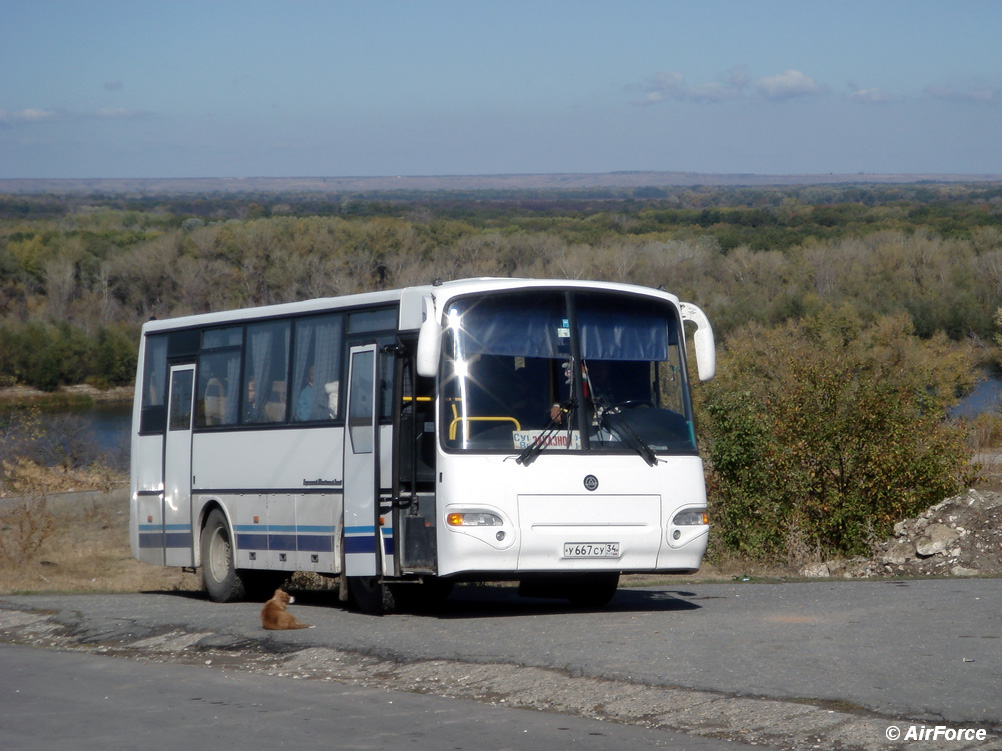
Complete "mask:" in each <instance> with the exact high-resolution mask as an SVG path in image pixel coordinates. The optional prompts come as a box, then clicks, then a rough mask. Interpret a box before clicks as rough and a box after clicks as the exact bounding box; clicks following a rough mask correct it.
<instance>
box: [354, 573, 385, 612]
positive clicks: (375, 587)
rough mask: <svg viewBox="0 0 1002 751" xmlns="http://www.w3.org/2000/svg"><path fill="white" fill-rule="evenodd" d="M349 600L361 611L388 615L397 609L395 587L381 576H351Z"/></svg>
mask: <svg viewBox="0 0 1002 751" xmlns="http://www.w3.org/2000/svg"><path fill="white" fill-rule="evenodd" d="M347 578H348V601H349V604H350V605H351V606H352V607H353V608H355V609H356V610H358V611H359V612H361V613H367V614H369V615H386V614H389V613H393V612H395V611H396V609H397V603H396V598H395V597H394V594H395V593H394V589H393V587H390V586H388V585H386V584H385V583H383V581H382V579H381V578H380V577H379V576H349V577H347Z"/></svg>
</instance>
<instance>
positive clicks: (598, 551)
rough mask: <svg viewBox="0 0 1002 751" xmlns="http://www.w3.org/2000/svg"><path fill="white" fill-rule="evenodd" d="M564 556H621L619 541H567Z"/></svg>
mask: <svg viewBox="0 0 1002 751" xmlns="http://www.w3.org/2000/svg"><path fill="white" fill-rule="evenodd" d="M564 558H619V543H618V542H565V543H564Z"/></svg>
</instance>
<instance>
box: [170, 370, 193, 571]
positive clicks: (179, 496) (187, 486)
mask: <svg viewBox="0 0 1002 751" xmlns="http://www.w3.org/2000/svg"><path fill="white" fill-rule="evenodd" d="M194 381H195V366H194V365H177V366H174V367H172V368H171V369H170V394H169V397H168V398H169V402H168V407H167V415H168V417H167V438H166V440H165V441H164V474H163V478H164V496H163V504H164V505H163V540H164V564H165V565H167V566H191V565H193V564H194V560H193V557H192V532H191V416H192V396H193V394H194Z"/></svg>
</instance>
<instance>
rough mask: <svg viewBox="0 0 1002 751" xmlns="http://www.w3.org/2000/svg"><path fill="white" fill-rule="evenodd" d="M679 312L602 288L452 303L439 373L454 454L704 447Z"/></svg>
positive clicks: (648, 454) (446, 437) (447, 438)
mask: <svg viewBox="0 0 1002 751" xmlns="http://www.w3.org/2000/svg"><path fill="white" fill-rule="evenodd" d="M682 336H683V332H682V327H681V322H680V319H679V316H678V312H677V310H676V308H675V307H674V306H673V305H671V304H670V303H669V302H667V301H662V300H658V299H654V298H650V297H644V296H636V295H629V294H623V293H616V292H603V291H591V290H588V291H582V290H577V291H539V290H533V291H528V292H525V291H520V292H512V293H500V294H497V293H496V294H491V295H483V296H477V297H463V298H458V299H456V300H454V301H453V302H452V303H450V306H449V310H448V314H447V320H446V329H445V339H444V342H443V350H442V351H443V361H442V373H441V385H442V389H441V396H442V399H441V409H442V410H443V412H442V419H441V424H442V426H443V427H442V439H443V442H444V445H445V447H446V449H448V450H455V451H474V452H484V451H487V452H507V453H512V452H516V453H517V452H522V451H526V450H529V449H530V447H534V448H535V450H547V451H548V450H551V449H559V450H569V451H604V452H616V453H627V452H637V453H640V454H641V455H642V456H645V458H647V459H648V461H649V463H653V457H654V455H655V454H693V453H695V452H696V441H695V432H694V429H693V425H692V408H691V403H690V400H689V394H688V387H687V382H686V371H685V363H684V360H683V357H684V354H683V349H682V342H681V338H682Z"/></svg>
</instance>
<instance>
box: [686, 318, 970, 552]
mask: <svg viewBox="0 0 1002 751" xmlns="http://www.w3.org/2000/svg"><path fill="white" fill-rule="evenodd" d="M974 365H975V364H974V362H973V360H972V358H971V356H970V354H969V352H968V351H967V350H966V349H964V348H962V347H960V346H958V345H955V344H951V343H950V342H949V341H948V340H947V339H946V337H945V336H943V335H939V336H935V337H933V338H931V339H929V340H921V339H919V338H918V337H917V336H915V333H914V327H913V326H912V324H911V321H910V319H909V318H908V316H907V315H905V314H895V315H891V316H886V317H883V318H880V319H878V320H877V321H876V322H874V323H873V324H872V325H870V326H869V327H866V328H863V327H862V326H861V324H860V322H859V320H858V318H857V317H856V316H855V314H854V313H853V312H852V311H851V310H850V309H848V308H847V309H843V310H841V311H838V312H836V311H832V310H830V309H829V310H826V311H825V312H823V313H822V314H820V315H818V316H815V317H812V318H808V319H805V320H804V321H802V322H790V323H787V324H784V325H782V326H778V327H775V328H772V329H765V328H763V327H761V326H757V325H749V326H747V327H745V328H743V329H741V330H739V331H737V332H735V334H734V335H733V336H732V337H731V338H730V339H729V340H728V347H727V349H726V351H725V352H723V353H722V356H721V362H720V367H719V369H718V373H720V374H721V377H719V378H718V380H716V381H714V382H713V383H712V384H710V385H709V387H708V388H706V389H705V390H704V393H703V395H702V397H703V402H704V404H703V407H704V410H703V411H704V414H705V419H706V422H707V425H706V429H707V432H708V434H709V438H710V440H709V445H708V447H706V448H707V454H708V459H709V466H710V471H711V480H712V481H711V483H710V488H711V491H712V498H711V503H712V505H713V507H714V508H713V511H712V516H713V518H714V519H715V521H716V523H717V530H718V533H719V535H720V539H721V542H722V543H723V544H724V546H725V547H726V548H727V549H730V550H732V551H735V552H738V553H741V554H744V555H749V556H751V557H754V558H760V559H769V560H777V559H781V558H783V557H788V554H789V551H790V548H791V546H793V545H796V546H798V547H800V548H803V547H804V546H806V547H807V548H808V549H810V550H814V551H818V553H819V554H823V555H854V554H860V553H866V552H867V551H868V548H869V545H870V542H871V541H872V539H873V537H874V535H876V536H886V535H888V534H889V533H890V531H891V527H892V526H893V524H894V522H895V521H898V520H900V519H903V518H906V517H907V516H910V515H913V514H915V513H917V512H918V511H920V510H922V509H924V508H926V507H927V506H929V505H931V504H934V503H937V502H939V501H941V500H942V499H943V498H945V497H947V496H948V495H950V494H952V493H954V492H956V491H957V490H958V489H959V488H960V487H962V486H963V485H964V484H965V483H968V482H970V481H972V480H973V474H972V468H971V466H970V461H969V460H970V455H969V450H968V448H967V446H966V442H965V437H966V434H965V431H964V430H963V429H962V427H961V426H959V425H956V424H954V423H951V422H950V421H948V420H947V419H946V408H947V407H948V406H950V405H951V404H953V403H954V402H955V400H956V395H957V394H958V393H959V392H960V391H962V390H963V389H965V388H967V387H969V386H970V385H971V384H972V383H973V380H974Z"/></svg>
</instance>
